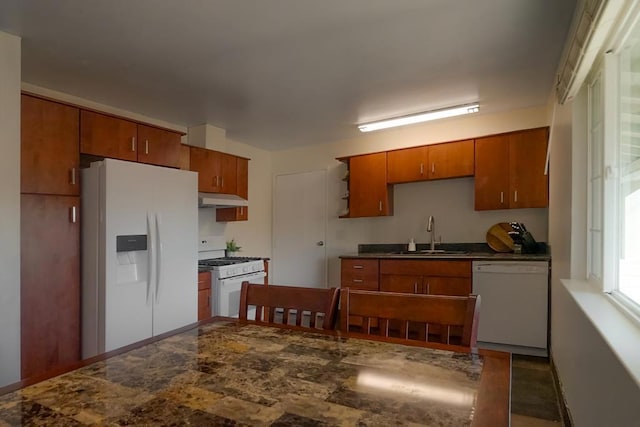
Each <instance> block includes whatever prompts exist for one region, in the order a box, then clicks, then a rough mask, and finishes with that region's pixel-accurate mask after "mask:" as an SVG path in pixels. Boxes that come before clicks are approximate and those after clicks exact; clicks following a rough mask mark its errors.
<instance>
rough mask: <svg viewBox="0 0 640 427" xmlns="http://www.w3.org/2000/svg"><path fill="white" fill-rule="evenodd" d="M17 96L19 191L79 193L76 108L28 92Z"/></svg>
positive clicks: (78, 111) (78, 116) (61, 193)
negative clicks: (18, 97) (19, 164)
mask: <svg viewBox="0 0 640 427" xmlns="http://www.w3.org/2000/svg"><path fill="white" fill-rule="evenodd" d="M21 98H22V109H21V128H20V131H21V137H20V138H21V145H20V147H21V179H20V191H21V192H22V193H40V194H60V195H71V196H77V195H79V194H80V189H79V184H80V180H79V176H80V170H79V157H80V155H79V148H78V131H79V126H80V110H79V109H77V108H75V107H70V106H68V105H64V104H59V103H57V102H52V101H47V100H44V99H40V98H35V97H33V96H29V95H22V97H21Z"/></svg>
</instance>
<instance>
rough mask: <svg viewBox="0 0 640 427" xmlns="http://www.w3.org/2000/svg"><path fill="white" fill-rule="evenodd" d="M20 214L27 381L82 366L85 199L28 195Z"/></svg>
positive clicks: (22, 323)
mask: <svg viewBox="0 0 640 427" xmlns="http://www.w3.org/2000/svg"><path fill="white" fill-rule="evenodd" d="M20 208H21V224H20V237H21V247H20V253H21V256H20V264H21V265H20V274H21V282H22V283H21V295H20V305H21V321H20V331H21V365H22V373H21V374H22V375H21V376H22V378H23V379H24V378H29V377H33V376H35V375H39V374H43V373H46V372H49V371H51V370H53V369H56V368H60V367H64V366H68V365H70V364H72V363H74V362H77V361H79V360H80V241H79V238H80V227H79V222H78V221H79V217H78V216H77V215H78V211H79V208H80V198H79V197H75V196H51V195H36V194H23V195H21V206H20ZM74 209H75V215H74ZM74 216H75V218H74ZM74 219H75V222H74Z"/></svg>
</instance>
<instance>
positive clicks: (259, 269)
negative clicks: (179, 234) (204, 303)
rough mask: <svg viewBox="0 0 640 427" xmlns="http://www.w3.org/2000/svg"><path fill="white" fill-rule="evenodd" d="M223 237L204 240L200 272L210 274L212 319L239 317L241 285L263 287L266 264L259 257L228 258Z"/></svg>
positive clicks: (200, 254) (200, 244)
mask: <svg viewBox="0 0 640 427" xmlns="http://www.w3.org/2000/svg"><path fill="white" fill-rule="evenodd" d="M225 246H226V243H225V241H224V237H220V236H205V237H201V238H200V241H199V244H198V270H199V271H207V270H210V271H211V291H212V292H211V299H212V301H211V307H212V313H211V314H212V315H213V316H225V317H238V314H239V311H240V288H241V287H242V282H245V281H246V282H249V283H259V284H263V283H264V277H265V276H266V272H265V271H264V260H263V259H262V258H259V257H225V256H224V254H225V251H224V249H225Z"/></svg>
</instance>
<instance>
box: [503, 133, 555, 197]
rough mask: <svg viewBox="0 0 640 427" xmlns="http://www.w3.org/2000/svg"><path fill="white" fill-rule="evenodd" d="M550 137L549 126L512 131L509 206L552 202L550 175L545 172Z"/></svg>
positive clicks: (510, 139)
mask: <svg viewBox="0 0 640 427" xmlns="http://www.w3.org/2000/svg"><path fill="white" fill-rule="evenodd" d="M547 140H548V129H547V128H540V129H531V130H526V131H522V132H514V133H512V134H510V135H509V177H510V180H509V207H511V208H544V207H547V206H548V205H549V176H548V175H545V174H544V167H545V164H546V161H547Z"/></svg>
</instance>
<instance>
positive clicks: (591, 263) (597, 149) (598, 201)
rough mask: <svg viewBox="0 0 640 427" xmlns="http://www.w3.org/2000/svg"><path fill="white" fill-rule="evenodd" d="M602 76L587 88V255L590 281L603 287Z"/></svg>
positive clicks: (596, 74) (597, 73)
mask: <svg viewBox="0 0 640 427" xmlns="http://www.w3.org/2000/svg"><path fill="white" fill-rule="evenodd" d="M602 95H603V93H602V72H601V71H600V69H599V68H598V70H597V72H596V73H595V75H594V76H593V77H591V79H590V81H589V84H588V97H589V102H588V107H589V113H588V126H589V168H588V179H589V182H588V186H587V192H588V196H587V197H588V203H589V210H588V214H589V215H588V218H587V224H588V228H589V233H588V236H587V242H588V243H587V244H588V248H589V249H588V254H589V258H588V260H587V269H588V272H587V277H588V279H589V281H590V282H592V283H595V284H597V285H599V286H600V287H602V192H603V185H602V182H603V164H604V163H603V162H604V159H603V152H604V149H603V147H604V101H603V96H602Z"/></svg>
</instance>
